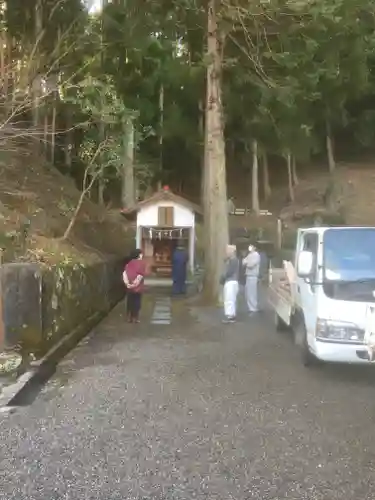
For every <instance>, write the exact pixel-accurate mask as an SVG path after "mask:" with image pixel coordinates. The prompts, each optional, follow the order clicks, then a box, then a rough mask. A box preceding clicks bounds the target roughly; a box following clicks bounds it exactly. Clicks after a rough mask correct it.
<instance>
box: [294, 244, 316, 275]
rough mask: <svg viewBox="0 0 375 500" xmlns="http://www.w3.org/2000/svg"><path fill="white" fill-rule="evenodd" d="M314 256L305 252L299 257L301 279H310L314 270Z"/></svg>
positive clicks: (298, 268)
mask: <svg viewBox="0 0 375 500" xmlns="http://www.w3.org/2000/svg"><path fill="white" fill-rule="evenodd" d="M313 260H314V259H313V254H312V252H308V251H306V250H303V251H302V252H301V253H300V254H299V256H298V262H297V274H298V276H299V277H300V278H309V277H310V276H311V273H312V270H313Z"/></svg>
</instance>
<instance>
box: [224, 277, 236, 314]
mask: <svg viewBox="0 0 375 500" xmlns="http://www.w3.org/2000/svg"><path fill="white" fill-rule="evenodd" d="M237 295H238V281H227V282H226V283H225V285H224V289H223V302H224V314H225V316H226V317H227V318H235V317H236V312H237Z"/></svg>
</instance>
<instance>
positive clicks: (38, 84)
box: [32, 0, 43, 154]
mask: <svg viewBox="0 0 375 500" xmlns="http://www.w3.org/2000/svg"><path fill="white" fill-rule="evenodd" d="M42 30H43V11H42V0H37V1H36V3H35V25H34V32H35V43H39V44H40V42H41V40H40V37H41V33H42ZM34 57H35V60H36V63H35V66H36V67H35V71H33V82H32V95H33V125H34V129H35V131H39V130H40V128H41V127H40V121H41V120H40V109H39V108H40V99H41V95H42V81H41V76H40V67H41V60H40V58H41V55H40V51H39V49H37V50H36V53H35V55H34ZM35 140H36V142H35V150H34V151H35V153H36V154H38V153H39V152H40V140H39V138H38V135H37V136H36V138H35Z"/></svg>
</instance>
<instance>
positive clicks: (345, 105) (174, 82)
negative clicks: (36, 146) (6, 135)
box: [3, 0, 375, 183]
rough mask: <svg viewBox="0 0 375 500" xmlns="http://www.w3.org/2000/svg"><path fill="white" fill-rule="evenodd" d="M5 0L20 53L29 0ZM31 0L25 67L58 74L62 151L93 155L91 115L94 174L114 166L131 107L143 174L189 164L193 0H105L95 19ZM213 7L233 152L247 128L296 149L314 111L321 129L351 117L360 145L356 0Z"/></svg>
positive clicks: (194, 127)
mask: <svg viewBox="0 0 375 500" xmlns="http://www.w3.org/2000/svg"><path fill="white" fill-rule="evenodd" d="M6 4H7V9H6V11H5V13H4V16H3V23H5V25H6V28H7V31H8V33H9V35H10V36H11V37H12V38H13V39H14V40H15V43H16V45H15V47H13V49H14V53H15V54H17V53H18V54H19V55H20V57H21V56H22V54H23V55H25V54H30V51H31V47H32V46H33V44H35V43H36V33H35V25H36V18H35V15H36V5H37V0H28V1H27V2H25V1H24V0H12V1H10V0H8V1H7V2H6ZM40 5H41V6H42V25H43V34H42V35H43V36H42V37H41V39H40V41H39V44H38V54H39V58H38V65H39V71H40V72H46V71H48V68H51V65H52V66H53V68H54V71H56V73H58V75H59V78H60V81H61V82H65V83H63V85H62V92H61V96H60V97H61V102H60V105H59V110H60V114H61V115H64V114H65V113H68V112H70V113H71V114H72V115H73V124H72V125H73V126H74V135H75V147H74V151H73V153H74V156H75V159H76V160H80V162H79V163H80V164H82V162H85V161H87V159H88V158H89V157H90V155H92V154H93V151H94V150H95V147H98V145H99V144H100V141H101V140H102V137H101V132H100V124H102V125H103V123H104V125H105V137H106V141H107V144H108V148H106V152H105V154H104V151H103V153H102V154H101V156H100V160H99V159H98V162H100V163H102V162H103V161H105V163H106V164H108V165H111V168H110V169H108V172H107V173H106V174H105V175H106V176H108V178H109V179H113V178H115V177H116V176H117V175H118V174H117V173H116V172H117V170H118V166H119V165H120V164H121V162H122V159H121V158H122V152H121V148H122V143H123V122H124V120H125V119H127V117H129V116H130V115H132V116H133V114H134V113H135V116H134V117H133V119H134V123H135V126H136V145H137V155H136V156H137V169H138V174H139V177H140V178H142V179H143V182H144V183H146V182H148V181H149V179H150V176H152V175H154V176H155V177H157V178H158V177H164V178H165V177H166V176H169V178H171V179H181V178H184V179H188V178H189V177H191V176H193V175H195V174H197V173H199V170H200V165H201V157H202V143H203V135H202V131H203V129H202V125H203V122H204V120H203V110H202V105H203V106H204V103H205V94H204V89H205V64H206V62H207V61H206V58H205V31H206V14H205V4H204V2H200V1H197V0H173V1H172V0H165V1H162V2H155V1H154V0H142V1H140V0H128V1H127V2H111V3H108V5H107V6H106V7H105V9H104V12H102V13H99V14H98V15H96V16H95V17H92V16H89V15H88V13H87V12H86V11H85V10H84V8H83V6H82V3H81V2H80V0H61V2H54V1H53V0H42V1H41V3H40ZM219 16H220V19H219V27H220V30H221V31H222V32H223V33H224V34H225V43H224V45H223V46H222V51H223V74H222V80H223V104H224V113H225V116H224V118H225V133H226V137H227V141H228V142H231V143H233V144H234V145H235V147H234V163H235V164H236V163H237V162H238V160H239V158H240V156H241V155H242V154H243V151H244V150H246V148H247V149H248V146H249V144H250V142H251V139H252V138H256V139H257V140H258V141H259V143H260V146H261V147H262V148H263V149H266V150H267V151H268V152H271V153H273V154H279V155H283V154H284V152H285V151H286V150H289V151H291V152H292V153H293V154H294V155H295V156H296V157H297V158H298V159H305V158H307V157H309V156H310V155H311V154H314V153H317V152H319V151H320V150H322V149H323V147H324V140H323V139H324V136H325V133H326V130H325V122H326V121H329V123H330V125H331V126H332V128H333V130H334V133H335V132H338V133H340V132H341V131H342V130H343V129H345V128H348V127H352V129H353V134H352V137H353V143H354V142H355V141H356V142H357V144H360V145H361V146H362V145H364V146H369V145H371V144H373V143H374V140H375V137H374V134H373V130H375V97H374V96H375V79H374V75H375V64H374V62H375V36H374V29H373V25H374V9H373V3H372V2H371V1H370V0H356V1H355V2H354V0H329V1H328V2H322V1H321V0H309V2H307V1H302V0H301V1H297V0H295V1H294V2H281V1H278V0H271V1H268V0H267V1H261V2H257V3H256V4H254V2H250V0H241V1H239V2H238V1H236V2H234V1H233V2H232V1H231V0H228V1H226V2H221V8H220V11H219ZM161 95H163V102H162V103H161ZM130 110H132V111H130ZM63 125H64V124H62V125H61V126H63ZM161 143H162V146H161V145H160V144H161ZM116 166H117V167H116ZM151 170H152V171H153V173H152V172H151V173H150V171H151ZM163 180H165V181H168V179H163Z"/></svg>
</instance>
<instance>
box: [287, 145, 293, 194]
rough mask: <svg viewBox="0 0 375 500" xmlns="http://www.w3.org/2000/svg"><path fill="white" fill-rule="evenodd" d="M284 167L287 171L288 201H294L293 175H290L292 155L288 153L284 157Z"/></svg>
mask: <svg viewBox="0 0 375 500" xmlns="http://www.w3.org/2000/svg"><path fill="white" fill-rule="evenodd" d="M285 160H286V167H287V171H288V191H289V199H290V201H294V188H293V175H292V155H291V154H290V151H288V152H287V153H286V155H285Z"/></svg>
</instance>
